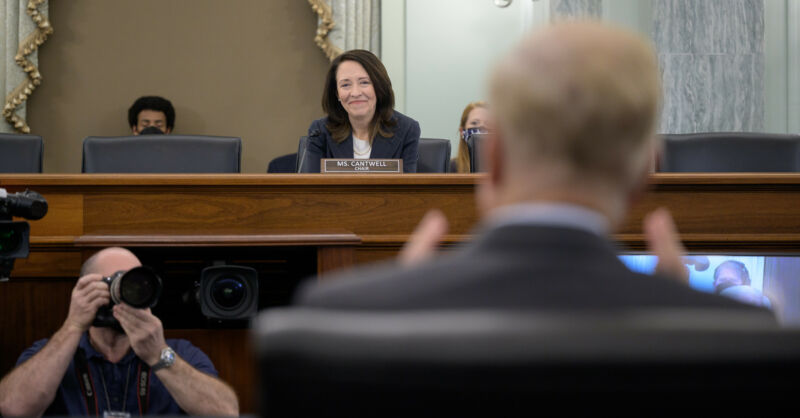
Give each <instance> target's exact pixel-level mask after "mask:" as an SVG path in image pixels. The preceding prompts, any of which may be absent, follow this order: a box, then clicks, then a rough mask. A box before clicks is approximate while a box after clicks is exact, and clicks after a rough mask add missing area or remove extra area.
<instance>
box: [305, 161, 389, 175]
mask: <svg viewBox="0 0 800 418" xmlns="http://www.w3.org/2000/svg"><path fill="white" fill-rule="evenodd" d="M321 165H322V166H321V167H320V173H384V174H386V173H402V172H403V160H401V159H397V158H380V159H378V158H375V159H369V160H359V159H355V158H323V159H322V163H321Z"/></svg>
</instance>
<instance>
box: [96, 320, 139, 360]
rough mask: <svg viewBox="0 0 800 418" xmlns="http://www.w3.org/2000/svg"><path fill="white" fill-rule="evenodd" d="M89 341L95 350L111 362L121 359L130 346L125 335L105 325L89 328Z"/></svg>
mask: <svg viewBox="0 0 800 418" xmlns="http://www.w3.org/2000/svg"><path fill="white" fill-rule="evenodd" d="M89 342H90V343H91V344H92V347H94V349H95V350H97V352H99V353H100V354H102V355H103V357H105V358H106V360H108V361H110V362H111V363H117V362H119V361H120V360H122V358H123V357H125V354H128V350H130V348H131V343H130V341H129V340H128V336H127V335H125V334H124V333H121V332H118V331H115V330H113V329H111V328H105V327H103V328H99V327H91V328H89Z"/></svg>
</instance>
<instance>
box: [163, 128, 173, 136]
mask: <svg viewBox="0 0 800 418" xmlns="http://www.w3.org/2000/svg"><path fill="white" fill-rule="evenodd" d="M164 133H165V134H170V133H172V128H170V127H167V129H164Z"/></svg>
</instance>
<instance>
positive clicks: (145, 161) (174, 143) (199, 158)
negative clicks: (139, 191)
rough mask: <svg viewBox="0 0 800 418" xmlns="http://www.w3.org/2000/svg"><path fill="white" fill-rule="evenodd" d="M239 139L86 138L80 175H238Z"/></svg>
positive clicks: (188, 137) (209, 137)
mask: <svg viewBox="0 0 800 418" xmlns="http://www.w3.org/2000/svg"><path fill="white" fill-rule="evenodd" d="M241 154H242V140H241V139H240V138H234V137H219V136H200V135H138V136H120V137H96V136H90V137H87V138H86V139H84V140H83V172H84V173H239V172H240V171H241V167H240V164H241Z"/></svg>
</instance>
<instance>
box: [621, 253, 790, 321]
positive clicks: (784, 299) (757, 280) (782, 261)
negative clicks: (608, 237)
mask: <svg viewBox="0 0 800 418" xmlns="http://www.w3.org/2000/svg"><path fill="white" fill-rule="evenodd" d="M620 259H621V260H622V262H623V263H625V265H626V266H628V268H629V269H631V270H633V271H636V272H640V273H645V274H652V273H653V271H654V270H655V267H656V264H657V263H658V259H657V258H656V257H655V256H653V255H634V254H627V255H621V256H620ZM684 264H685V265H686V267H687V268H688V269H689V285H690V286H691V287H693V288H694V289H697V290H699V291H703V292H708V293H716V294H719V295H722V296H725V297H729V298H732V299H736V300H739V301H741V302H744V303H749V304H752V305H756V306H763V307H766V308H769V309H771V310H772V311H773V312H775V316H776V318H777V319H778V322H780V323H781V325H785V326H795V327H796V326H800V256H785V255H750V254H731V255H724V254H713V255H704V254H692V255H689V256H686V257H684Z"/></svg>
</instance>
